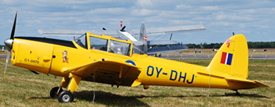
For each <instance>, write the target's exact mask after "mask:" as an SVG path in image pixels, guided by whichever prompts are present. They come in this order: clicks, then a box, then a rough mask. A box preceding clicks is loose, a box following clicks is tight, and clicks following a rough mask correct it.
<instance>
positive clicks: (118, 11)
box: [89, 8, 127, 14]
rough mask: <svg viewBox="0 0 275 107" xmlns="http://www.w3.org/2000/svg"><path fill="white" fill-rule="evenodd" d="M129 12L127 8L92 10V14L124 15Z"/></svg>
mask: <svg viewBox="0 0 275 107" xmlns="http://www.w3.org/2000/svg"><path fill="white" fill-rule="evenodd" d="M125 12H127V9H125V8H98V9H94V10H91V11H90V12H89V13H90V14H122V13H125Z"/></svg>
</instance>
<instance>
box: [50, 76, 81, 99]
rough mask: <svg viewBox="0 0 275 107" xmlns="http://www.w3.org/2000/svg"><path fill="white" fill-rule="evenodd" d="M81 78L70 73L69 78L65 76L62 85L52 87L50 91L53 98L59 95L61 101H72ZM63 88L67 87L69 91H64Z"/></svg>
mask: <svg viewBox="0 0 275 107" xmlns="http://www.w3.org/2000/svg"><path fill="white" fill-rule="evenodd" d="M80 80H81V78H80V77H79V76H77V75H74V74H71V73H70V74H69V78H68V77H64V78H63V79H62V81H61V85H60V87H54V88H52V90H51V92H50V96H51V98H56V97H58V101H59V102H60V103H68V102H72V101H73V100H74V96H73V94H72V92H74V91H76V89H77V87H78V84H79V82H80ZM62 88H67V90H68V91H67V90H65V91H63V89H62Z"/></svg>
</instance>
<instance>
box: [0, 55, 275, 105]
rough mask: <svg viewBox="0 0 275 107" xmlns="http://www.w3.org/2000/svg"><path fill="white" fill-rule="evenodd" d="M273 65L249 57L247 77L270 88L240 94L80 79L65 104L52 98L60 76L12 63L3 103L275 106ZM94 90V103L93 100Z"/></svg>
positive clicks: (1, 89) (1, 84)
mask: <svg viewBox="0 0 275 107" xmlns="http://www.w3.org/2000/svg"><path fill="white" fill-rule="evenodd" d="M178 61H182V62H187V63H193V64H199V65H202V66H207V65H208V63H209V62H210V60H208V59H207V60H201V59H196V60H178ZM4 63H5V59H0V64H1V65H0V66H1V67H0V71H1V70H2V71H4ZM274 68H275V60H250V63H249V69H250V72H249V77H248V78H249V79H251V80H259V81H261V82H263V83H265V84H268V85H270V86H271V88H256V89H248V90H240V91H239V92H240V93H241V94H242V95H240V96H236V95H235V92H234V91H231V90H227V89H208V88H192V87H168V86H150V88H149V89H148V90H144V89H143V87H142V86H138V87H126V86H120V87H119V88H116V87H115V86H114V87H111V85H108V84H101V83H93V82H85V81H81V82H80V85H79V87H78V91H77V92H75V93H74V96H75V99H74V102H72V103H66V104H63V103H58V101H57V99H51V98H50V97H49V92H50V90H51V89H52V88H53V87H55V86H58V85H59V84H60V82H61V79H62V78H61V77H57V78H55V77H54V76H52V75H49V76H47V75H45V74H39V75H36V74H33V73H32V72H30V71H28V70H25V69H22V68H19V67H15V66H13V65H11V64H9V66H8V70H7V73H6V75H4V74H3V73H0V106H77V107H79V106H211V107H213V106H231V107H233V106H234V107H235V106H249V107H250V106H275V100H274V96H275V87H274V85H275V78H274V75H275V74H274V70H275V69H274ZM94 92H95V95H96V97H95V103H93V102H92V101H93V93H94ZM207 94H209V97H207V96H206V95H207Z"/></svg>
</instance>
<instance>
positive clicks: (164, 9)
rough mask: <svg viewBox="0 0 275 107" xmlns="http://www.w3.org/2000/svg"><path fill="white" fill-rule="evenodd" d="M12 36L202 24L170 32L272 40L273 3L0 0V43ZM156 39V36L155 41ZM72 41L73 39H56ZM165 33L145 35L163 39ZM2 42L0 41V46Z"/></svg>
mask: <svg viewBox="0 0 275 107" xmlns="http://www.w3.org/2000/svg"><path fill="white" fill-rule="evenodd" d="M16 11H18V17H17V26H16V31H15V36H41V37H43V35H41V34H39V33H38V31H37V30H38V29H73V30H86V29H91V30H102V28H103V27H104V28H106V29H107V30H120V21H122V22H123V25H125V26H126V29H125V30H132V29H139V28H140V26H141V23H142V22H143V23H144V24H145V26H146V28H158V27H172V26H184V25H204V26H205V27H206V28H207V30H205V31H198V32H185V33H179V34H173V38H172V40H176V41H178V42H182V43H184V44H187V43H195V44H199V43H221V42H224V41H225V40H226V39H227V38H229V37H231V36H232V32H234V33H235V34H244V35H245V36H246V39H247V41H253V42H256V41H257V42H260V41H264V42H270V41H275V39H274V33H275V1H274V0H200V1H198V0H0V16H1V17H0V25H1V26H0V41H1V42H0V44H1V45H3V44H4V43H3V42H4V40H5V39H7V38H9V37H10V34H11V29H12V25H13V20H14V16H15V13H16ZM156 37H158V38H156ZM58 38H62V39H67V40H72V39H73V37H58ZM169 38H170V34H166V35H156V36H149V37H148V40H150V39H153V40H168V39H169ZM2 41H3V42H2Z"/></svg>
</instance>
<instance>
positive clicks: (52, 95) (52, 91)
mask: <svg viewBox="0 0 275 107" xmlns="http://www.w3.org/2000/svg"><path fill="white" fill-rule="evenodd" d="M58 89H59V87H54V88H52V90H51V92H50V96H51V98H56V97H58V95H56V93H57V91H58ZM62 91H63V90H62V89H60V91H59V93H61V92H62Z"/></svg>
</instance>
